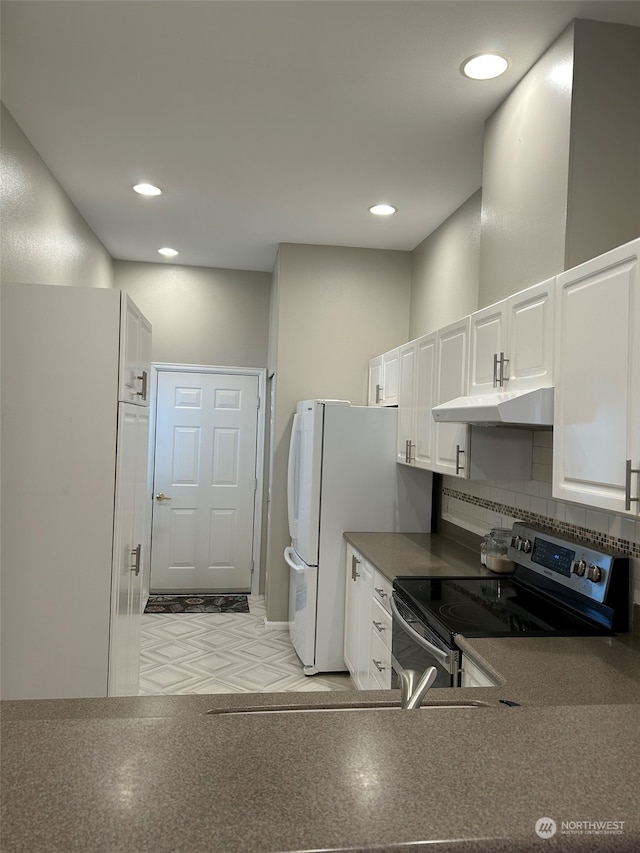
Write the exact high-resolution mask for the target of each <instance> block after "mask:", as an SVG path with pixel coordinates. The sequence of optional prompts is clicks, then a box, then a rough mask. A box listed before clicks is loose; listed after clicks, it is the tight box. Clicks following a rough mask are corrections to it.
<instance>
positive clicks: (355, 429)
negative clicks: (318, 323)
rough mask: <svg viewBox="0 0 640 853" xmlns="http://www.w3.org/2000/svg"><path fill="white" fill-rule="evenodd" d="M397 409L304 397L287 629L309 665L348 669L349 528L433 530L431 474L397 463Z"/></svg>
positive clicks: (295, 438) (295, 441)
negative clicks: (344, 536)
mask: <svg viewBox="0 0 640 853" xmlns="http://www.w3.org/2000/svg"><path fill="white" fill-rule="evenodd" d="M396 434H397V409H395V408H378V407H367V406H352V405H351V404H350V403H349V402H348V401H346V400H303V401H301V402H299V403H298V405H297V407H296V413H295V415H294V418H293V425H292V429H291V441H290V446H289V464H288V479H287V501H288V515H289V534H290V536H291V545H290V546H288V547H287V548H286V549H285V553H284V556H285V560H286V562H287V564H288V566H289V632H290V635H291V640H292V642H293V646H294V648H295V650H296V652H297V654H298V657H299V658H300V660H301V661H302V664H303V667H304V672H305V674H306V675H314V674H315V673H318V672H338V671H344V670H346V666H345V663H344V656H343V644H344V607H345V566H346V543H345V540H344V538H343V533H344V532H345V531H349V530H352V531H378V532H404V533H425V532H428V531H429V530H430V526H431V489H432V475H431V473H430V472H428V471H417V470H415V469H410V468H407V467H405V466H403V465H397V464H396V461H395V460H396Z"/></svg>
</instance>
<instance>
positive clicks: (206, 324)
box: [114, 261, 271, 367]
mask: <svg viewBox="0 0 640 853" xmlns="http://www.w3.org/2000/svg"><path fill="white" fill-rule="evenodd" d="M114 269H115V279H114V281H115V286H116V287H120V288H122V289H123V290H126V291H127V293H129V295H130V296H131V298H132V299H133V301H134V302H135V303H136V305H138V307H139V308H140V310H141V311H142V313H143V314H144V315H145V316H146V317H147V318H148V319H149V320H150V321H151V325H152V326H153V343H152V347H153V349H152V354H151V357H152V360H153V361H159V362H170V363H176V364H211V365H224V366H233V367H265V366H266V364H267V350H268V338H269V295H270V288H271V276H270V274H269V273H265V272H250V271H246V270H226V269H208V268H207V269H205V268H203V267H182V266H176V265H174V264H162V263H158V264H150V263H138V262H132V261H116V262H115V265H114Z"/></svg>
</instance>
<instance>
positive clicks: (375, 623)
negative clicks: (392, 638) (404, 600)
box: [373, 619, 386, 634]
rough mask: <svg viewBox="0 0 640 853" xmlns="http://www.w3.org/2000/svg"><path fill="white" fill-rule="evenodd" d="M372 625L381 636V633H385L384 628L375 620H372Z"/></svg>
mask: <svg viewBox="0 0 640 853" xmlns="http://www.w3.org/2000/svg"><path fill="white" fill-rule="evenodd" d="M373 624H374V625H375V626H376V628H377V629H378V631H380V633H381V634H382V632H383V631H386V628H385V627H384V625H383V624H382V622H376V620H375V619H374V620H373Z"/></svg>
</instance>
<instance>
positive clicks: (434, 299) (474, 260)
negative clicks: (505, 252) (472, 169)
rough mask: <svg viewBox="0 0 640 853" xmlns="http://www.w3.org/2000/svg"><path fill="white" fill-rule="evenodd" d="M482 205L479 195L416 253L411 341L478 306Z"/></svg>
mask: <svg viewBox="0 0 640 853" xmlns="http://www.w3.org/2000/svg"><path fill="white" fill-rule="evenodd" d="M481 205H482V190H478V191H477V192H476V193H474V194H473V195H472V196H471V197H470V198H469V199H467V201H466V202H465V203H464V204H463V205H461V206H460V207H459V208H458V210H456V211H455V213H453V214H452V215H451V216H450V217H449V218H448V219H446V220H445V221H444V222H443V223H442V225H441V226H440V227H439V228H437V229H436V230H435V231H434V232H433V233H432V234H430V235H429V237H427V238H426V239H425V240H423V241H422V243H420V245H419V246H417V247H416V249H415V250H414V251H413V268H412V276H411V317H410V323H409V339H410V340H413V339H414V338H418V337H420V336H421V335H426V334H427V333H428V332H432V331H433V330H434V329H439V328H442V326H446V325H448V324H449V323H453V322H454V321H455V320H458V319H459V318H460V317H464V316H465V315H466V314H470V313H471V312H472V311H475V310H476V308H477V307H478V289H479V285H480V212H481Z"/></svg>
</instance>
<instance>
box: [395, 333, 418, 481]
mask: <svg viewBox="0 0 640 853" xmlns="http://www.w3.org/2000/svg"><path fill="white" fill-rule="evenodd" d="M416 352H417V350H416V341H410V342H409V343H408V344H404V345H403V346H401V347H400V349H399V379H398V452H397V457H396V460H397V461H398V462H402V463H403V464H407V463H410V462H411V460H412V459H413V458H414V451H415V442H416V426H415V422H416V417H415V411H416V410H415V388H414V386H415V375H416Z"/></svg>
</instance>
